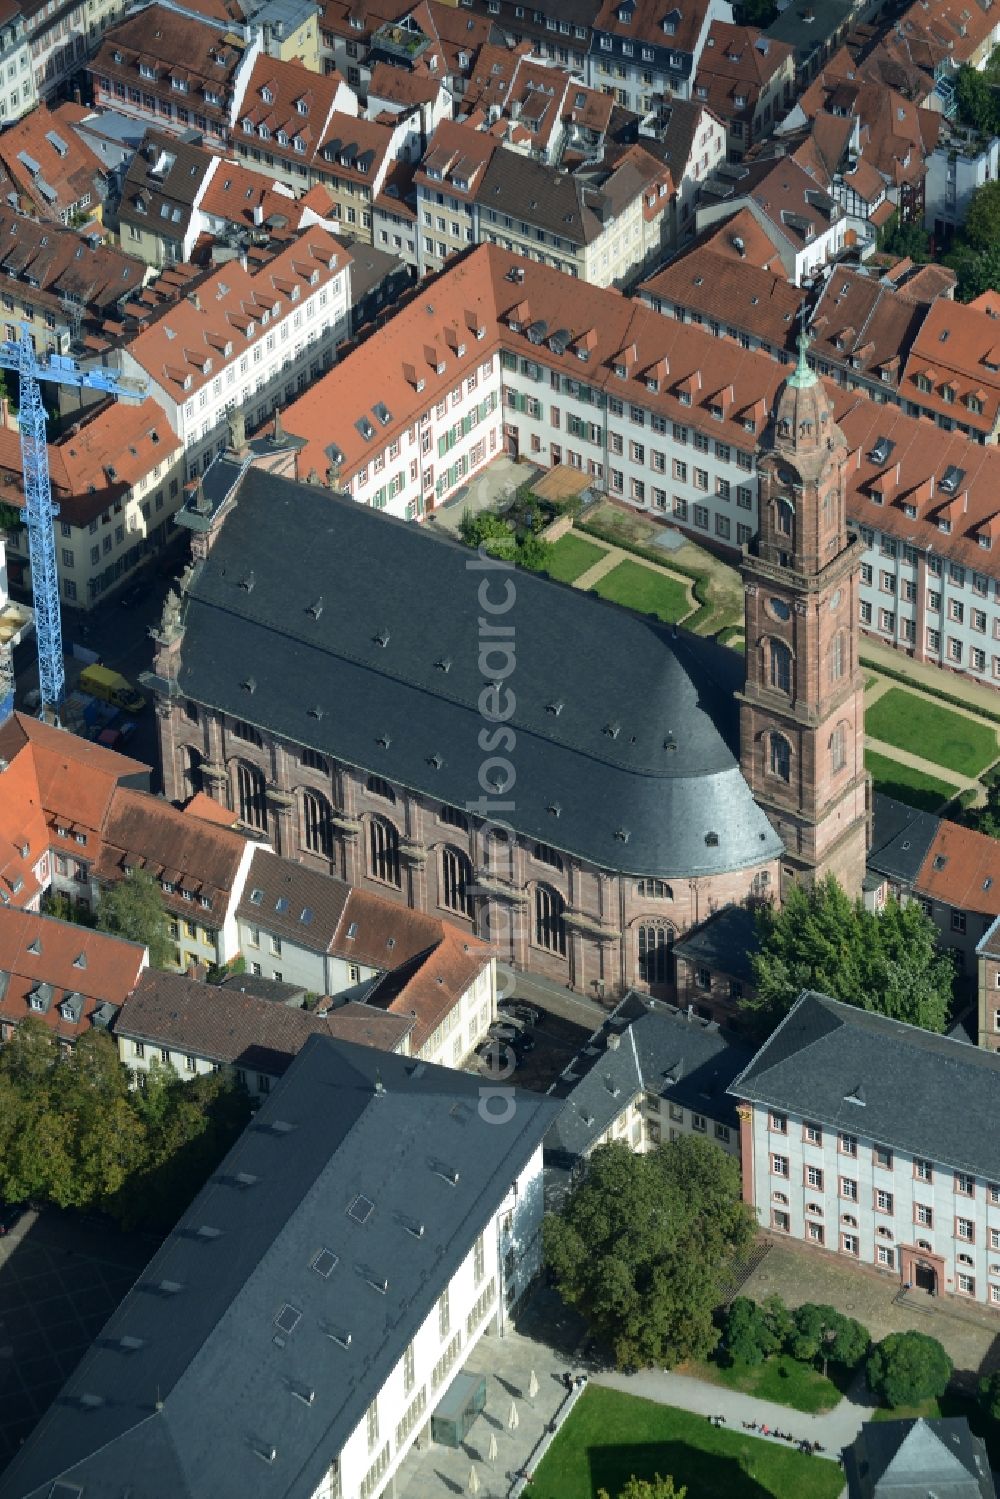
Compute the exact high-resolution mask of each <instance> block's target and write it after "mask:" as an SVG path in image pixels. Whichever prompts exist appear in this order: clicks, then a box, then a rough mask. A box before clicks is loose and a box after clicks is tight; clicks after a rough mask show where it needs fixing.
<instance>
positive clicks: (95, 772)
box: [0, 713, 149, 856]
mask: <svg viewBox="0 0 1000 1499" xmlns="http://www.w3.org/2000/svg"><path fill="white" fill-rule="evenodd" d="M21 754H27V755H28V757H29V758H30V759H31V760H32V761H33V763H34V766H35V775H36V779H37V784H38V798H39V801H40V803H41V806H42V809H43V811H44V814H45V820H46V822H47V824H48V826H49V828H50V829H52V828H55V827H56V826H57V825H58V826H60V827H67V828H70V829H71V830H72V829H73V828H78V829H80V831H81V832H84V833H86V834H88V835H93V836H94V837H96V835H97V833H98V831H99V829H100V828H101V827H102V825H103V823H104V819H105V816H106V815H107V810H108V806H109V804H110V802H111V798H112V796H113V795H114V792H115V788H116V787H117V786H118V785H119V783H120V782H123V781H129V780H132V781H133V782H134V784H136V785H146V784H148V780H149V766H148V765H143V764H142V763H141V762H140V761H139V760H130V759H129V758H128V756H127V755H120V754H119V753H118V752H117V750H108V749H104V748H103V746H101V745H98V744H91V743H90V741H89V740H87V739H78V738H77V736H76V735H75V734H70V733H69V732H68V731H67V730H66V729H55V728H53V727H52V726H51V725H50V724H46V723H42V722H41V720H40V719H37V718H29V717H27V716H26V715H25V714H23V713H14V714H12V715H11V717H10V718H9V719H8V720H7V722H6V723H5V724H3V725H0V757H2V758H3V759H4V760H6V761H7V762H8V764H10V763H12V762H13V761H14V759H15V757H16V756H20V755H21ZM52 841H53V842H54V843H56V844H59V842H60V840H59V839H58V838H54V839H53V840H52ZM72 842H73V840H72V835H71V837H70V840H69V842H68V843H65V842H64V844H63V846H66V847H69V846H71V845H72ZM87 848H88V851H89V855H90V856H92V854H93V849H94V844H93V842H92V841H91V840H90V838H88V844H87ZM78 851H79V850H78Z"/></svg>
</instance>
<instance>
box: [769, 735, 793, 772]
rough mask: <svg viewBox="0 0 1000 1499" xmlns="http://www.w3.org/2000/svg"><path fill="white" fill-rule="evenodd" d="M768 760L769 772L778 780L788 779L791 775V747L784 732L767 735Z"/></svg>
mask: <svg viewBox="0 0 1000 1499" xmlns="http://www.w3.org/2000/svg"><path fill="white" fill-rule="evenodd" d="M768 748H769V761H770V766H771V774H772V775H773V776H777V777H778V779H779V781H789V780H791V776H792V748H791V745H790V744H789V743H788V740H787V739H786V738H785V736H784V734H771V735H769V746H768Z"/></svg>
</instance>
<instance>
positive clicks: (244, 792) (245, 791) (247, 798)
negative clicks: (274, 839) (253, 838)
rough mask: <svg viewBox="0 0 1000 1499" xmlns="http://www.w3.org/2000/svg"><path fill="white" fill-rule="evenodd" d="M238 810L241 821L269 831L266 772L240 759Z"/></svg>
mask: <svg viewBox="0 0 1000 1499" xmlns="http://www.w3.org/2000/svg"><path fill="white" fill-rule="evenodd" d="M236 810H237V811H238V812H239V815H240V822H242V823H245V824H246V826H247V827H248V828H256V829H257V831H258V832H260V833H264V832H266V831H267V786H266V783H265V780H264V772H263V771H262V770H258V769H257V766H256V765H247V764H246V763H245V762H244V761H243V760H240V761H239V763H238V764H237V766H236Z"/></svg>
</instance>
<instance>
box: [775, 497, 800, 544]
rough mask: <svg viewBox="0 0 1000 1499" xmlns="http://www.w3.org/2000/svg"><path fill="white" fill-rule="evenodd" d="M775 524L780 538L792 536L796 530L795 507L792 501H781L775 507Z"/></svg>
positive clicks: (782, 499)
mask: <svg viewBox="0 0 1000 1499" xmlns="http://www.w3.org/2000/svg"><path fill="white" fill-rule="evenodd" d="M774 523H775V527H776V529H777V532H778V535H779V536H791V535H792V533H793V531H794V529H795V507H794V506H793V504H792V502H791V500H786V499H784V498H781V499H779V500H778V501H777V502H776V504H775V507H774Z"/></svg>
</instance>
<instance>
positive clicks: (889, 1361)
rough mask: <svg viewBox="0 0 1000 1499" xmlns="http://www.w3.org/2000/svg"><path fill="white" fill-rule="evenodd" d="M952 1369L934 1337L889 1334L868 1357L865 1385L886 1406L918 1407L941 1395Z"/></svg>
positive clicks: (911, 1333) (921, 1334) (946, 1386)
mask: <svg viewBox="0 0 1000 1499" xmlns="http://www.w3.org/2000/svg"><path fill="white" fill-rule="evenodd" d="M953 1367H954V1366H953V1364H952V1362H951V1359H950V1358H949V1357H948V1355H947V1353H945V1351H944V1349H943V1348H942V1347H941V1344H940V1343H939V1342H938V1340H937V1338H931V1337H928V1335H927V1334H926V1333H923V1332H912V1331H911V1332H891V1333H890V1334H889V1336H888V1337H885V1338H883V1339H882V1341H881V1343H876V1345H875V1347H874V1348H873V1349H872V1351H871V1353H870V1354H869V1356H868V1369H867V1375H868V1385H869V1388H870V1389H871V1390H872V1391H873V1392H874V1393H875V1394H876V1395H877V1396H878V1397H879V1399H880V1400H883V1401H884V1402H885V1404H886V1405H890V1406H893V1407H895V1406H899V1405H918V1404H919V1403H920V1401H922V1400H930V1399H938V1398H939V1397H940V1396H941V1395H943V1394H944V1392H945V1390H946V1389H947V1388H948V1384H949V1381H950V1380H951V1375H952V1369H953Z"/></svg>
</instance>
